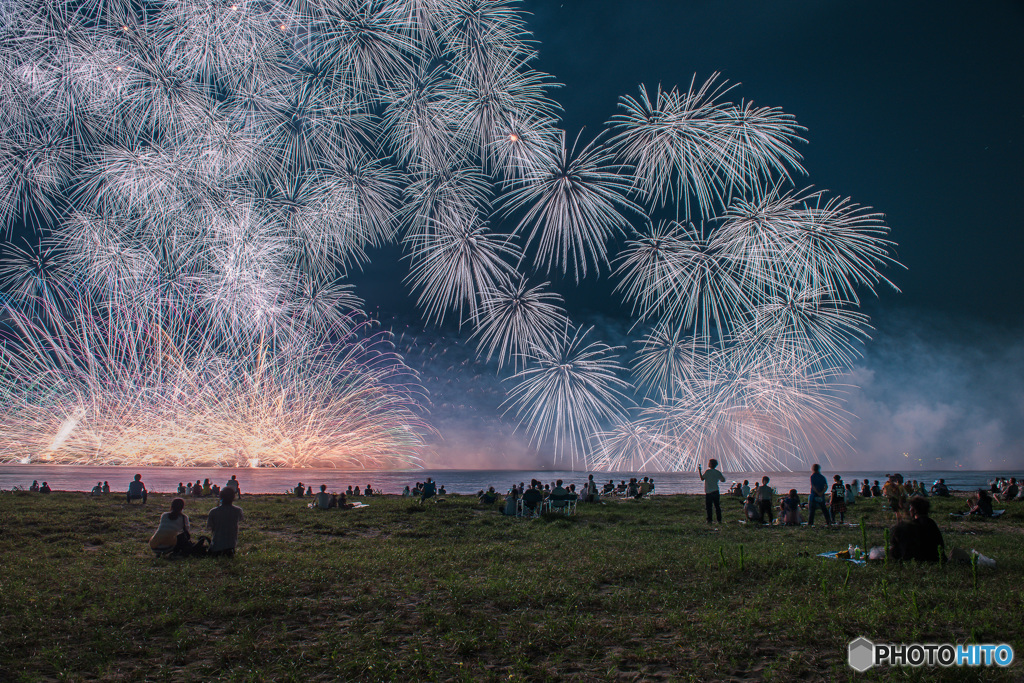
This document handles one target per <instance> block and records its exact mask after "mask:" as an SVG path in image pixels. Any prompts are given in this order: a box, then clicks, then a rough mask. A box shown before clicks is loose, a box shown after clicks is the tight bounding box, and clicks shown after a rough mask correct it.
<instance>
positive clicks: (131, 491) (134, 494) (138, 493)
mask: <svg viewBox="0 0 1024 683" xmlns="http://www.w3.org/2000/svg"><path fill="white" fill-rule="evenodd" d="M147 498H149V491H147V490H146V485H145V484H143V483H142V475H141V474H136V475H135V481H133V482H131V483H130V484H128V502H129V503H131V502H132V501H133V500H141V501H142V504H143V505H145V504H146V499H147Z"/></svg>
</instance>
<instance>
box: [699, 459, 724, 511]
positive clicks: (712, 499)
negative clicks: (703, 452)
mask: <svg viewBox="0 0 1024 683" xmlns="http://www.w3.org/2000/svg"><path fill="white" fill-rule="evenodd" d="M697 474H699V475H700V480H701V481H703V482H704V509H705V510H706V511H707V513H708V524H711V507H712V506H714V508H715V512H716V513H717V515H718V523H719V524H721V523H722V503H721V500H720V499H719V496H720V494H719V492H718V485H719V484H720V483H721V482H724V481H725V475H723V474H722V473H721V472H719V471H718V461H717V460H715V459H714V458H711V459H710V460H708V468H707V469H706V470H704V471H703V472H701V470H700V465H697Z"/></svg>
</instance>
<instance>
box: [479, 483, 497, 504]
mask: <svg viewBox="0 0 1024 683" xmlns="http://www.w3.org/2000/svg"><path fill="white" fill-rule="evenodd" d="M497 501H498V494H497V493H496V492H495V491H494V487H493V486H490V487H488V489H487V491H485V492H484V493H482V494H480V504H481V505H494V504H495V503H496V502H497Z"/></svg>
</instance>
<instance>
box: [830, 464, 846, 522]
mask: <svg viewBox="0 0 1024 683" xmlns="http://www.w3.org/2000/svg"><path fill="white" fill-rule="evenodd" d="M832 481H833V482H834V483H833V484H832V492H831V496H830V498H829V501H828V507H829V511H830V513H831V514H832V521H835V519H836V515H838V516H839V521H840V522H846V486H844V485H843V478H842V477H840V476H839V475H838V474H836V475H834V476H833V477H832Z"/></svg>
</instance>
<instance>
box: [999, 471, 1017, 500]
mask: <svg viewBox="0 0 1024 683" xmlns="http://www.w3.org/2000/svg"><path fill="white" fill-rule="evenodd" d="M1019 493H1020V487H1019V486H1017V478H1016V477H1010V483H1009V484H1007V485H1006V486H1004V487H1003V490H1002V491H1000V492H999V495H998V496H996V500H998V501H999V502H1001V503H1005V502H1006V501H1008V500H1013V499H1014V498H1016V497H1017V494H1019Z"/></svg>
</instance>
